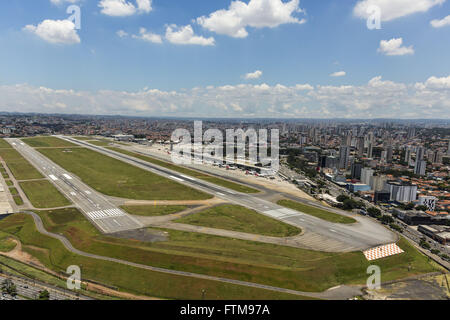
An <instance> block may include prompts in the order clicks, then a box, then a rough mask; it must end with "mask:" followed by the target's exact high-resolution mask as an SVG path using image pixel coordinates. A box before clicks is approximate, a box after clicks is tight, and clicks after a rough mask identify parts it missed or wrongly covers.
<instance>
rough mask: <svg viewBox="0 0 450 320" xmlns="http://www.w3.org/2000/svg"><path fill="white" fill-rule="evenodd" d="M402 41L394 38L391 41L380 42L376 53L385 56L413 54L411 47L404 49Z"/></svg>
mask: <svg viewBox="0 0 450 320" xmlns="http://www.w3.org/2000/svg"><path fill="white" fill-rule="evenodd" d="M402 45H403V39H402V38H396V39H391V40H381V41H380V47H379V48H378V52H380V53H382V54H385V55H387V56H404V55H407V54H414V48H413V47H412V46H409V47H404V46H402Z"/></svg>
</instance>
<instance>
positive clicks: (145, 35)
mask: <svg viewBox="0 0 450 320" xmlns="http://www.w3.org/2000/svg"><path fill="white" fill-rule="evenodd" d="M132 37H133V38H135V39H141V40H144V41H147V42H152V43H162V42H163V41H162V37H161V36H160V35H159V34H155V33H151V32H148V31H147V29H145V28H141V29H140V30H139V35H133V36H132Z"/></svg>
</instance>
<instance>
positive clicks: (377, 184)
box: [370, 175, 388, 191]
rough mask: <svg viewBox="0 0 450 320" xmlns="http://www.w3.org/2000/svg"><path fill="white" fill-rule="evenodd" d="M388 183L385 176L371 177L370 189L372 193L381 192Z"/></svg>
mask: <svg viewBox="0 0 450 320" xmlns="http://www.w3.org/2000/svg"><path fill="white" fill-rule="evenodd" d="M387 181H388V178H387V176H385V175H381V176H373V177H372V178H371V179H370V187H371V188H372V190H373V191H382V190H383V189H384V187H385V184H386V182H387Z"/></svg>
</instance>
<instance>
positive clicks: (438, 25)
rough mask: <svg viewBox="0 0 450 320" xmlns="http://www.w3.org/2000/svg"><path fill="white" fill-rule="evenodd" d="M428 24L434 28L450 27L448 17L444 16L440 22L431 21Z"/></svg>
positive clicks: (449, 18)
mask: <svg viewBox="0 0 450 320" xmlns="http://www.w3.org/2000/svg"><path fill="white" fill-rule="evenodd" d="M430 24H431V25H432V26H433V27H434V28H442V27H445V26H450V15H448V16H446V17H445V18H444V19H441V20H432V21H431V22H430Z"/></svg>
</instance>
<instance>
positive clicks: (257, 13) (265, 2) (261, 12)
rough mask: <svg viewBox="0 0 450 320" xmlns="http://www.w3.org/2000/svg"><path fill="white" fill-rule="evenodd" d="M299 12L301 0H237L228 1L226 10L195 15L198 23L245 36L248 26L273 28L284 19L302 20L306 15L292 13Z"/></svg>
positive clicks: (299, 22) (293, 21)
mask: <svg viewBox="0 0 450 320" xmlns="http://www.w3.org/2000/svg"><path fill="white" fill-rule="evenodd" d="M301 12H303V10H302V9H301V8H300V0H291V1H289V2H282V1H281V0H250V2H249V3H248V4H247V3H245V2H243V1H239V0H237V1H232V2H231V4H230V6H229V8H228V10H225V9H222V10H218V11H215V12H213V13H211V14H210V15H209V16H202V17H199V18H197V23H198V24H200V25H201V26H202V27H204V28H206V29H208V30H210V31H212V32H215V33H218V34H224V35H228V36H231V37H235V38H245V37H247V36H248V31H247V27H253V28H266V27H268V28H274V27H278V26H279V25H282V24H286V23H297V24H302V23H304V22H306V21H305V19H301V20H300V19H299V18H297V17H295V16H294V14H295V13H301Z"/></svg>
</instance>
